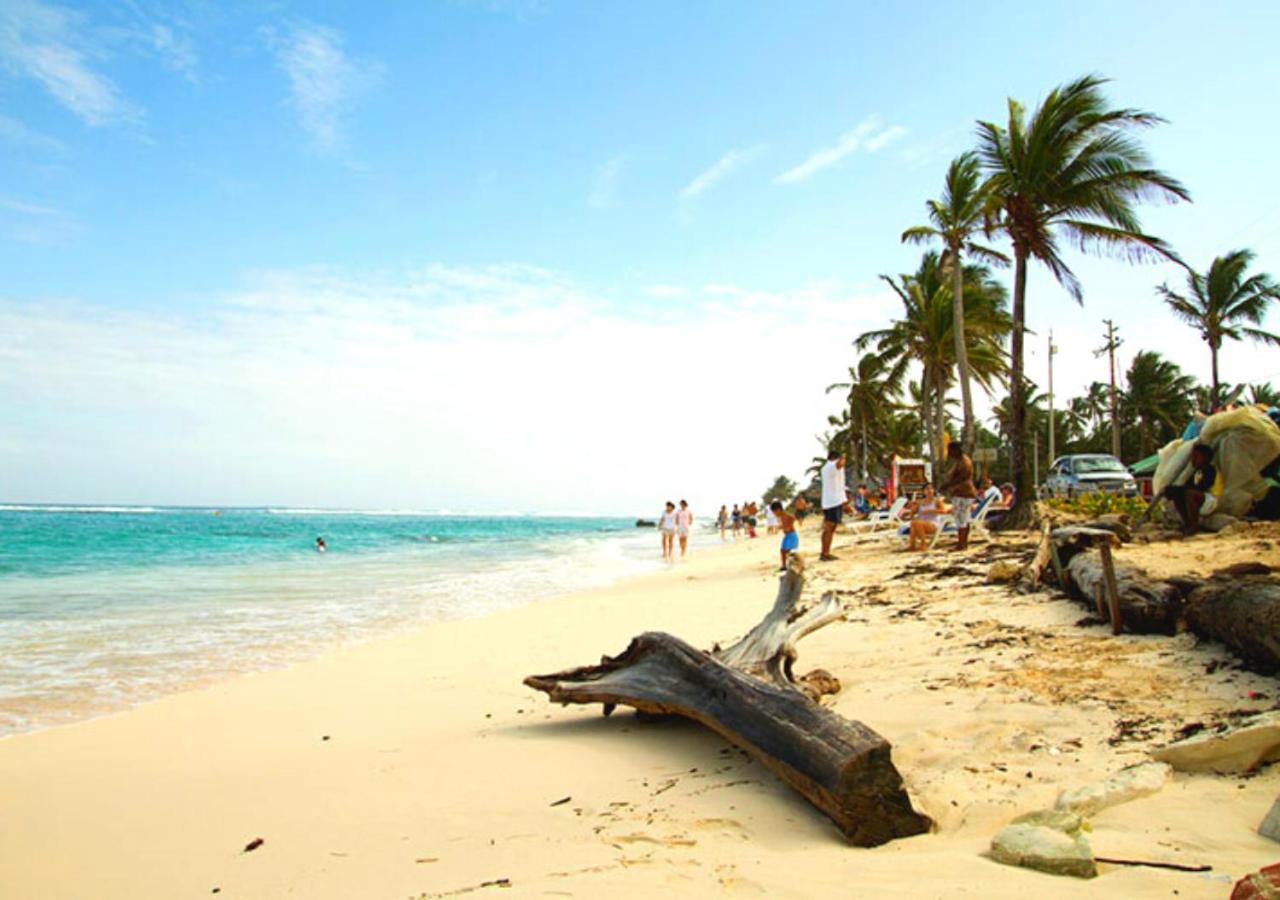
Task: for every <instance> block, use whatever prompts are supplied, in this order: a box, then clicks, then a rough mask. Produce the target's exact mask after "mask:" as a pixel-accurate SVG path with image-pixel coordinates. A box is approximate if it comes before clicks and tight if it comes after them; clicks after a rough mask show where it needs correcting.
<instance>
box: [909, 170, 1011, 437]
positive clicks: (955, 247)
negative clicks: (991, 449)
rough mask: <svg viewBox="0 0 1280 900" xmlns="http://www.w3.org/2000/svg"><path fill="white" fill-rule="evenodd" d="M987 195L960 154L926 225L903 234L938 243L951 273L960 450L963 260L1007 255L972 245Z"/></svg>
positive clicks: (965, 369) (969, 427)
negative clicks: (966, 256) (959, 412)
mask: <svg viewBox="0 0 1280 900" xmlns="http://www.w3.org/2000/svg"><path fill="white" fill-rule="evenodd" d="M986 205H987V195H986V191H985V189H984V188H983V184H982V172H981V169H980V166H979V163H978V156H977V154H976V153H972V152H968V153H962V154H960V155H959V156H957V157H956V158H955V159H953V160H952V161H951V165H950V166H949V167H948V168H947V179H946V183H945V184H944V185H943V189H942V197H941V199H939V200H930V201H929V202H928V203H926V204H925V206H926V208H927V209H928V210H929V222H930V224H929V225H918V226H916V227H915V228H908V229H907V230H906V231H904V232H902V240H903V241H909V242H911V243H915V244H919V243H924V242H927V241H934V240H938V241H941V242H942V245H943V248H944V249H943V253H942V265H943V268H944V269H946V270H949V272H950V274H951V303H952V317H953V319H954V321H955V327H954V328H953V329H952V331H953V332H954V333H955V359H956V375H957V380H958V381H959V382H960V399H961V404H962V408H963V409H964V432H963V435H964V437H963V444H964V449H965V452H967V453H972V452H973V440H974V420H973V394H972V392H971V391H970V389H969V354H968V351H967V347H966V344H965V334H964V275H963V265H964V256H965V254H968V255H969V256H970V257H975V258H977V259H980V260H984V261H986V262H988V263H991V264H994V265H1002V266H1007V265H1008V264H1009V257H1007V256H1005V255H1004V254H1003V253H999V252H997V251H995V250H992V249H991V248H990V247H986V246H984V245H982V244H979V243H977V241H976V240H975V237H976V236H977V234H978V232H979V231H981V230H982V229H983V226H984V224H985V221H986V216H985V211H986Z"/></svg>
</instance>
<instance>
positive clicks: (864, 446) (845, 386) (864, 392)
mask: <svg viewBox="0 0 1280 900" xmlns="http://www.w3.org/2000/svg"><path fill="white" fill-rule="evenodd" d="M903 375H904V371H903V369H902V367H900V366H895V365H893V364H891V363H890V362H889V361H888V360H887V359H886V358H885V357H883V356H880V355H879V354H876V353H864V354H863V355H862V356H861V357H860V358H859V359H858V365H857V366H850V367H849V380H848V381H839V382H836V383H835V384H829V385H827V393H831V392H832V391H837V390H838V391H844V392H845V402H846V403H847V404H848V410H849V419H850V421H851V422H852V423H853V425H854V427H853V428H851V429H850V431H849V438H850V440H849V448H850V450H851V451H852V450H853V449H854V446H855V438H856V440H857V441H858V442H859V444H860V449H861V473H862V479H863V481H866V479H867V461H868V456H869V449H868V448H869V444H870V436H871V434H872V430H873V426H874V425H875V424H876V422H877V421H878V420H879V419H881V418H883V417H885V416H887V415H889V414H890V413H891V412H892V410H893V403H892V400H891V398H893V397H896V396H897V395H898V393H899V392H901V390H902V379H903ZM853 455H854V454H853V453H852V452H851V453H850V456H853Z"/></svg>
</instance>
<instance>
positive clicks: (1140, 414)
mask: <svg viewBox="0 0 1280 900" xmlns="http://www.w3.org/2000/svg"><path fill="white" fill-rule="evenodd" d="M1125 381H1126V385H1125V392H1124V397H1123V399H1122V400H1121V410H1122V413H1123V415H1124V419H1125V421H1127V422H1132V423H1134V425H1135V426H1136V430H1137V453H1138V456H1140V457H1147V456H1150V455H1151V454H1152V453H1154V452H1155V451H1156V448H1157V447H1159V446H1162V445H1163V444H1165V443H1167V442H1168V441H1170V440H1172V439H1173V438H1174V437H1176V436H1177V435H1178V433H1179V432H1180V431H1182V428H1183V426H1184V425H1186V424H1187V420H1189V419H1190V418H1191V413H1192V399H1191V397H1192V392H1193V391H1194V389H1195V379H1194V378H1192V377H1191V376H1190V375H1184V374H1183V372H1182V370H1181V369H1180V368H1178V366H1177V364H1175V363H1172V362H1170V361H1169V360H1167V359H1164V358H1163V357H1161V356H1160V354H1159V353H1154V352H1151V351H1147V350H1142V351H1139V352H1138V354H1137V355H1135V356H1134V357H1133V363H1132V364H1131V365H1130V366H1129V371H1128V373H1127V374H1126V376H1125Z"/></svg>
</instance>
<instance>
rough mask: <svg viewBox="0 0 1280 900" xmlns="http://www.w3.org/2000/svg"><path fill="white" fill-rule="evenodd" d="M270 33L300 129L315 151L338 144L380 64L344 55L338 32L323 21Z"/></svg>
mask: <svg viewBox="0 0 1280 900" xmlns="http://www.w3.org/2000/svg"><path fill="white" fill-rule="evenodd" d="M270 37H271V39H272V43H273V44H274V46H275V51H276V62H277V63H278V64H279V66H280V68H281V69H282V70H283V71H284V73H285V75H286V77H287V78H288V80H289V98H290V102H291V103H292V104H293V106H294V108H295V109H296V110H297V112H298V118H299V120H300V121H301V123H302V127H303V129H305V130H306V132H307V134H308V135H310V137H311V140H312V141H313V143H314V144H315V146H316V147H317V149H319V150H321V151H324V152H332V151H335V150H339V149H341V148H343V147H344V146H345V145H346V120H347V118H348V117H349V115H350V113H351V110H352V107H353V106H354V104H355V101H356V100H357V99H358V98H359V96H360V95H361V94H363V93H364V92H365V91H367V90H368V89H369V88H370V87H371V86H372V85H373V84H375V83H376V82H377V81H378V79H379V78H380V77H381V75H382V67H381V66H380V65H379V64H377V63H371V62H366V61H361V60H355V59H352V58H351V57H349V56H348V55H347V53H346V51H345V50H344V49H343V45H344V44H345V39H344V38H343V35H342V33H341V32H339V31H338V30H337V29H334V28H328V27H326V26H323V25H298V26H295V27H294V28H293V29H291V30H290V31H289V32H288V33H287V34H285V35H284V36H283V37H277V36H275V35H274V34H272V35H270Z"/></svg>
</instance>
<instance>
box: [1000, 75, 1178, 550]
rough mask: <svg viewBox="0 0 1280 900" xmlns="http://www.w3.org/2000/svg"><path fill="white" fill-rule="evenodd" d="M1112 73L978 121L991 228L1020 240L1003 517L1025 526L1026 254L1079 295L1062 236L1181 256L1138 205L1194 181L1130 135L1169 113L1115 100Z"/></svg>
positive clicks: (1135, 252) (1130, 252)
mask: <svg viewBox="0 0 1280 900" xmlns="http://www.w3.org/2000/svg"><path fill="white" fill-rule="evenodd" d="M1104 83H1105V79H1103V78H1100V77H1098V76H1096V75H1087V76H1085V77H1083V78H1079V79H1077V80H1075V81H1073V82H1071V83H1069V84H1066V85H1063V86H1061V87H1058V88H1055V89H1054V90H1053V91H1051V92H1050V93H1049V95H1048V96H1047V97H1045V99H1044V102H1043V103H1041V104H1040V107H1039V108H1038V109H1036V110H1035V112H1033V113H1032V114H1031V117H1030V118H1029V119H1028V117H1027V115H1026V110H1025V109H1024V108H1023V106H1022V104H1020V103H1018V102H1017V101H1016V100H1013V99H1010V100H1009V119H1008V123H1007V124H1006V125H1004V126H1001V125H996V124H994V123H991V122H980V123H978V153H979V157H980V158H981V160H982V164H983V167H984V168H985V169H986V171H987V173H988V179H987V185H986V186H987V190H988V191H990V198H991V199H990V202H991V216H992V218H991V228H992V229H993V230H994V229H996V228H998V229H1000V230H1002V231H1004V232H1005V233H1007V234H1008V236H1009V239H1010V240H1011V241H1012V243H1013V261H1014V269H1013V339H1012V345H1011V348H1010V350H1011V357H1012V359H1011V382H1012V383H1011V384H1010V392H1011V401H1012V402H1011V407H1010V416H1011V421H1010V428H1011V431H1012V436H1013V448H1012V452H1013V477H1014V482H1015V484H1016V485H1017V502H1016V503H1015V504H1014V507H1013V509H1012V510H1011V511H1010V512H1009V514H1008V515H1007V516H1005V517H1003V518H1002V520H1001V525H1002V526H1003V527H1006V528H1025V527H1027V526H1028V525H1030V524H1031V523H1032V522H1033V521H1034V520H1035V516H1036V513H1035V506H1034V494H1033V492H1032V483H1031V473H1030V472H1029V471H1028V469H1027V465H1026V435H1027V431H1026V385H1025V383H1024V381H1023V357H1022V354H1023V331H1024V329H1025V327H1026V321H1027V262H1028V261H1029V260H1031V259H1036V260H1039V261H1040V262H1041V263H1042V264H1043V265H1044V266H1045V267H1046V268H1048V269H1049V271H1050V272H1052V273H1053V275H1054V277H1055V278H1056V279H1057V280H1058V282H1059V283H1060V284H1062V285H1063V287H1065V288H1066V289H1067V291H1068V292H1069V293H1070V294H1071V295H1072V296H1073V297H1075V298H1076V300H1077V301H1079V300H1080V299H1081V295H1082V291H1081V286H1080V282H1079V280H1078V279H1077V278H1076V276H1075V274H1074V273H1073V272H1072V271H1071V269H1070V267H1068V266H1067V263H1066V261H1065V260H1064V259H1063V258H1062V255H1061V248H1060V243H1059V242H1060V240H1067V241H1070V242H1071V243H1074V244H1076V245H1077V246H1078V247H1079V248H1080V249H1082V250H1093V251H1104V252H1110V253H1114V254H1118V255H1120V256H1122V257H1125V258H1128V259H1130V260H1146V259H1176V257H1175V256H1174V255H1173V252H1172V251H1171V250H1170V249H1169V248H1168V246H1167V245H1166V244H1165V243H1164V242H1163V241H1161V240H1160V239H1159V238H1156V237H1152V236H1151V235H1149V234H1145V233H1143V231H1142V229H1141V226H1140V225H1139V222H1138V218H1137V216H1136V215H1135V213H1134V210H1133V206H1134V204H1135V203H1136V202H1137V201H1140V200H1147V199H1154V198H1163V199H1167V200H1169V201H1176V200H1189V199H1190V196H1189V195H1188V193H1187V190H1186V188H1184V187H1183V186H1182V185H1181V184H1179V183H1178V182H1177V181H1175V180H1174V179H1173V178H1171V177H1169V176H1168V175H1166V174H1164V173H1163V172H1160V171H1159V170H1157V169H1155V168H1153V167H1152V165H1151V161H1150V160H1149V159H1148V157H1147V154H1146V152H1145V151H1144V150H1143V149H1142V146H1141V145H1140V144H1139V143H1138V142H1137V141H1136V140H1134V139H1133V138H1132V137H1131V136H1130V132H1132V131H1133V130H1134V129H1137V128H1146V127H1150V126H1152V125H1156V124H1158V123H1159V122H1161V121H1163V120H1162V119H1160V118H1159V117H1157V116H1155V115H1153V114H1151V113H1148V112H1143V111H1141V110H1136V109H1112V108H1111V107H1110V106H1109V105H1108V104H1107V102H1106V99H1105V98H1104V97H1103V95H1102V91H1101V90H1100V88H1101V86H1102V85H1103V84H1104Z"/></svg>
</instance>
